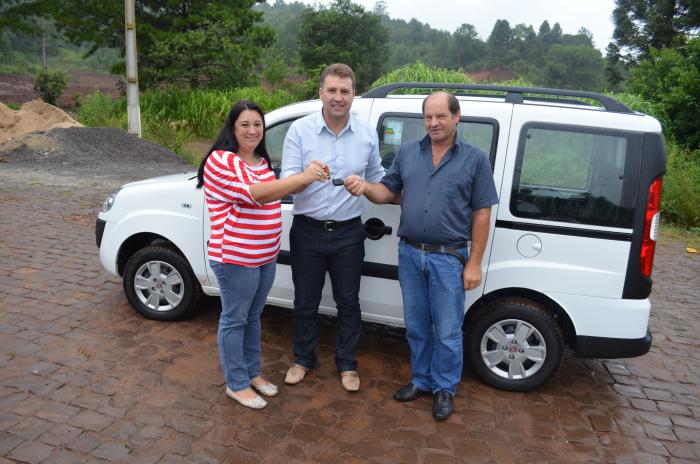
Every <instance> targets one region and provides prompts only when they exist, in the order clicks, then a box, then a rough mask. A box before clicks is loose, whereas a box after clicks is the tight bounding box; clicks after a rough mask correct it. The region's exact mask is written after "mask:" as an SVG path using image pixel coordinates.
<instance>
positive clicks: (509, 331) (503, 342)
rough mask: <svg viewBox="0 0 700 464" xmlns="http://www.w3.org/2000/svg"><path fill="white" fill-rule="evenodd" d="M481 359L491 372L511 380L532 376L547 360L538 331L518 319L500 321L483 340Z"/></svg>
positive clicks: (485, 334)
mask: <svg viewBox="0 0 700 464" xmlns="http://www.w3.org/2000/svg"><path fill="white" fill-rule="evenodd" d="M480 349H481V359H482V360H483V361H484V364H486V367H488V368H489V370H490V371H491V372H493V373H494V374H496V375H497V376H499V377H502V378H504V379H510V380H522V379H526V378H528V377H531V376H533V375H534V374H535V373H536V372H537V371H539V370H540V369H541V368H542V365H543V364H544V360H545V359H546V358H547V345H546V344H545V342H544V338H543V337H542V334H541V333H540V331H539V330H537V329H536V328H535V327H534V326H533V325H531V324H529V323H527V322H525V321H521V320H519V319H507V320H503V321H498V322H496V323H495V324H493V325H492V326H491V327H489V328H488V330H486V332H484V336H483V337H481V345H480Z"/></svg>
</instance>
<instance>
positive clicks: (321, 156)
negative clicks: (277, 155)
mask: <svg viewBox="0 0 700 464" xmlns="http://www.w3.org/2000/svg"><path fill="white" fill-rule="evenodd" d="M313 160H318V161H321V162H324V163H326V164H327V165H328V168H329V169H330V173H331V179H333V178H341V179H345V178H346V177H348V176H350V175H352V174H356V175H358V176H360V177H363V178H365V179H366V180H368V181H370V182H379V181H380V180H381V179H382V177H384V172H385V171H384V168H383V167H382V160H381V158H380V156H379V138H378V137H377V131H376V130H375V129H374V128H372V127H371V126H370V125H369V124H367V123H366V122H364V121H362V120H360V119H359V118H358V117H357V116H356V115H354V114H352V113H350V117H349V118H348V123H347V125H346V126H345V127H344V128H343V130H342V131H340V133H339V134H338V135H337V136H336V135H335V134H334V133H333V131H331V130H330V129H329V128H328V126H327V125H326V121H325V120H324V119H323V115H322V113H321V111H318V112H316V113H312V114H310V115H308V116H306V117H303V118H300V119H297V120H296V121H294V122H293V123H292V125H291V126H290V127H289V130H288V131H287V136H286V137H285V139H284V149H283V151H282V171H281V173H280V178H282V179H284V178H285V177H288V176H290V175H292V174H296V173H298V172H302V171H303V170H304V167H306V166H307V165H308V164H309V163H310V162H311V161H313ZM292 197H293V198H294V208H293V209H292V214H295V215H296V214H303V215H304V216H309V217H312V218H314V219H318V220H320V221H326V220H332V221H346V220H348V219H352V218H355V217H358V216H361V215H362V212H363V211H364V201H365V200H364V198H363V197H355V196H353V195H351V194H350V193H349V192H348V191H347V190H346V189H345V187H343V186H334V185H333V183H332V182H326V183H321V182H314V183H312V184H311V185H309V186H308V187H306V189H305V190H303V191H301V192H299V193H296V194H294V195H292Z"/></svg>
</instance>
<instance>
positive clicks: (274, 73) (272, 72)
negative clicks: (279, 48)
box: [263, 52, 289, 90]
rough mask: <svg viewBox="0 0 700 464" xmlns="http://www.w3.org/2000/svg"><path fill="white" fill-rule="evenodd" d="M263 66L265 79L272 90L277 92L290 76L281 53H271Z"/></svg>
mask: <svg viewBox="0 0 700 464" xmlns="http://www.w3.org/2000/svg"><path fill="white" fill-rule="evenodd" d="M263 65H264V67H263V77H264V78H265V80H266V81H267V82H268V83H269V84H270V86H272V90H277V88H279V86H280V85H281V84H282V83H283V82H284V80H285V79H286V77H287V74H289V68H288V67H287V65H286V64H285V62H284V59H283V58H282V55H281V54H280V53H279V52H276V53H275V52H272V53H269V54H268V55H267V56H266V57H265V60H264V63H263Z"/></svg>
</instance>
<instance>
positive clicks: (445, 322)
mask: <svg viewBox="0 0 700 464" xmlns="http://www.w3.org/2000/svg"><path fill="white" fill-rule="evenodd" d="M459 253H460V254H462V255H463V256H464V258H465V259H466V258H467V249H466V248H464V249H462V250H459ZM463 270H464V267H463V266H462V263H461V262H460V261H459V259H458V258H457V257H456V256H452V255H450V254H446V253H425V252H423V251H420V250H418V249H416V248H413V247H411V246H409V245H407V244H406V243H405V242H404V241H403V240H401V241H400V242H399V284H400V285H401V294H402V296H403V309H404V320H405V323H406V338H407V339H408V345H409V347H410V349H411V373H412V377H413V378H412V379H411V382H413V385H415V386H416V387H418V388H420V389H421V390H425V391H432V392H433V393H437V392H438V391H440V390H447V391H449V392H450V393H452V394H453V395H454V394H455V392H456V390H457V384H458V383H459V381H460V379H461V376H462V361H463V359H462V356H463V355H462V322H463V319H464V283H463V280H462V271H463Z"/></svg>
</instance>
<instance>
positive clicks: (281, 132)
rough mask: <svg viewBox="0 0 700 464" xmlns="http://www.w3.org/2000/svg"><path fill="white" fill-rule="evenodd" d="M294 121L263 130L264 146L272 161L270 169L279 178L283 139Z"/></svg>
mask: <svg viewBox="0 0 700 464" xmlns="http://www.w3.org/2000/svg"><path fill="white" fill-rule="evenodd" d="M294 121H295V120H294V119H291V120H289V121H284V122H281V123H279V124H276V125H274V126H270V127H268V128H266V130H265V146H266V147H267V153H268V154H269V155H270V161H272V169H274V171H275V174H276V175H277V176H278V177H279V173H280V167H281V166H282V149H283V148H284V137H285V136H286V135H287V131H288V130H289V126H291V125H292V123H293V122H294Z"/></svg>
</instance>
